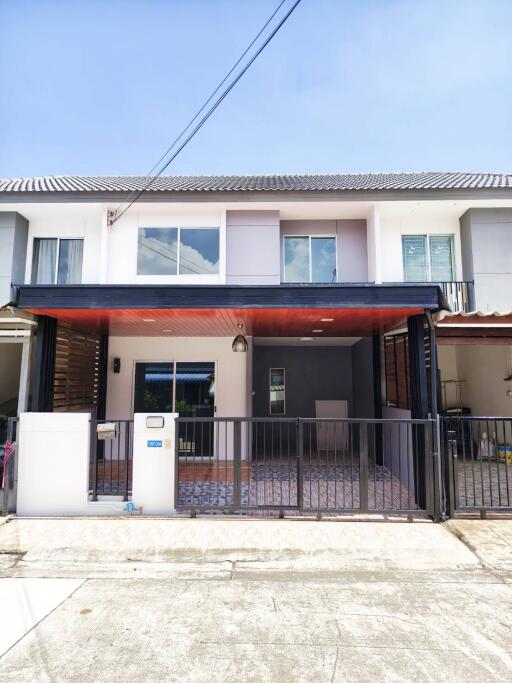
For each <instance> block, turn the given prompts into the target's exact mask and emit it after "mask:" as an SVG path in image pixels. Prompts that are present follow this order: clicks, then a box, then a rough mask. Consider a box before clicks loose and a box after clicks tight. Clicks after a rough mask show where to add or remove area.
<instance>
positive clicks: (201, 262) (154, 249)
mask: <svg viewBox="0 0 512 683" xmlns="http://www.w3.org/2000/svg"><path fill="white" fill-rule="evenodd" d="M218 272H219V229H218V228H139V235H138V248H137V274H138V275H178V274H179V275H214V274H217V273H218Z"/></svg>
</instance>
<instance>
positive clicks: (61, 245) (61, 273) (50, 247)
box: [31, 237, 84, 285]
mask: <svg viewBox="0 0 512 683" xmlns="http://www.w3.org/2000/svg"><path fill="white" fill-rule="evenodd" d="M83 251H84V241H83V240H75V239H73V240H70V239H59V238H52V239H47V238H39V237H36V238H35V239H34V249H33V253H32V276H31V281H32V284H34V285H54V284H58V285H76V284H80V282H82V259H83Z"/></svg>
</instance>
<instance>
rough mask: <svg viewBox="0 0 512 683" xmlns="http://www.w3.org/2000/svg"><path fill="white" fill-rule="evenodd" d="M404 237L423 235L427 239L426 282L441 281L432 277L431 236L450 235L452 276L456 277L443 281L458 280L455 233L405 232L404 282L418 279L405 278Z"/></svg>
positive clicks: (402, 241)
mask: <svg viewBox="0 0 512 683" xmlns="http://www.w3.org/2000/svg"><path fill="white" fill-rule="evenodd" d="M404 237H423V238H424V239H425V245H426V254H425V256H426V268H427V276H428V279H427V280H425V282H440V280H433V279H432V262H431V258H430V238H431V237H449V238H450V242H451V252H452V277H453V278H454V279H453V280H443V282H456V281H457V273H456V264H455V235H453V234H445V233H435V232H434V233H431V234H430V233H429V234H426V233H411V232H408V233H403V234H402V235H401V247H402V270H403V276H404V282H417V281H416V280H406V279H405V261H404Z"/></svg>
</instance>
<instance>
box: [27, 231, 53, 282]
mask: <svg viewBox="0 0 512 683" xmlns="http://www.w3.org/2000/svg"><path fill="white" fill-rule="evenodd" d="M56 260H57V240H56V239H34V253H33V256H32V284H34V285H53V284H54V283H55V262H56Z"/></svg>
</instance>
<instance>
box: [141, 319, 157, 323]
mask: <svg viewBox="0 0 512 683" xmlns="http://www.w3.org/2000/svg"><path fill="white" fill-rule="evenodd" d="M142 321H143V322H145V323H154V322H156V320H155V319H154V318H142Z"/></svg>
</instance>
